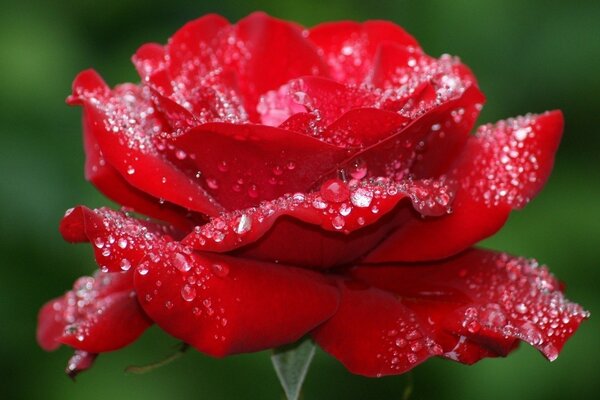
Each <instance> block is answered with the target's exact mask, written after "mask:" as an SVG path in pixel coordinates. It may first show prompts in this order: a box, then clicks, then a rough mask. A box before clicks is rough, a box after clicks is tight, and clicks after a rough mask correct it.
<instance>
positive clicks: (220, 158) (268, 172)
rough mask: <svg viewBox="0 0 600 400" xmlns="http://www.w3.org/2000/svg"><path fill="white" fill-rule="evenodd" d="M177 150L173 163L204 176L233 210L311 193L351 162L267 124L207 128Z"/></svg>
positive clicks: (186, 137)
mask: <svg viewBox="0 0 600 400" xmlns="http://www.w3.org/2000/svg"><path fill="white" fill-rule="evenodd" d="M173 145H174V146H175V149H174V150H173V153H174V154H173V155H172V156H171V160H172V162H173V163H177V165H179V166H180V168H181V169H182V170H187V171H189V173H190V174H192V173H196V171H201V172H202V176H201V178H200V179H201V180H202V181H203V183H204V187H205V188H206V190H207V191H208V192H209V193H210V194H211V196H213V197H214V198H215V199H217V200H218V201H219V202H220V203H221V204H222V205H223V206H225V208H227V209H229V210H232V209H240V208H245V207H249V206H252V205H255V204H258V203H259V202H260V201H262V200H271V199H273V198H276V197H279V196H281V195H283V194H284V193H293V192H298V191H300V192H306V191H308V190H309V189H310V187H311V186H312V185H313V184H314V183H315V182H316V181H318V180H319V179H320V178H321V177H322V176H323V174H324V173H325V172H328V171H329V169H330V168H331V166H332V165H335V164H336V163H338V162H340V161H341V160H343V159H344V158H345V157H346V152H345V151H344V150H343V149H340V148H337V147H335V146H333V145H330V144H327V143H324V142H322V141H319V140H317V139H315V138H312V137H309V136H306V135H302V134H298V133H295V132H289V131H284V130H282V129H278V128H274V127H270V126H263V125H232V124H225V123H212V124H204V125H201V126H198V127H196V128H194V129H191V130H189V131H187V132H186V133H184V134H183V135H181V136H179V137H176V138H175V139H174V140H173Z"/></svg>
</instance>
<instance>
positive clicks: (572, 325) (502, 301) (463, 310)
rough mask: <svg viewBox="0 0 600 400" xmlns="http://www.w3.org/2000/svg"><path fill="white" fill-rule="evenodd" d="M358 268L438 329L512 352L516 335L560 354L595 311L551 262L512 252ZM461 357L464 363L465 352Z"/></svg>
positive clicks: (356, 271)
mask: <svg viewBox="0 0 600 400" xmlns="http://www.w3.org/2000/svg"><path fill="white" fill-rule="evenodd" d="M350 274H351V276H353V277H354V278H356V279H359V280H361V281H363V282H365V283H367V284H369V285H373V286H375V287H377V288H380V289H382V290H385V291H388V292H391V293H393V294H395V295H396V296H400V299H401V302H402V304H404V305H405V306H407V307H409V308H410V309H412V310H413V311H414V312H415V313H416V314H418V315H419V316H420V317H421V319H422V320H423V321H425V320H426V321H428V324H429V326H430V329H432V330H433V331H434V333H436V332H439V331H445V332H446V333H450V334H452V335H455V336H456V337H461V336H465V337H466V338H467V339H468V340H469V341H473V342H475V343H478V344H479V345H482V346H484V347H488V348H489V349H490V350H494V351H498V350H499V351H500V353H501V354H502V353H504V352H505V351H506V350H510V348H511V346H510V344H509V343H508V342H506V340H507V339H509V338H512V339H519V340H522V341H525V342H527V343H529V344H531V345H532V346H535V347H536V348H537V349H538V350H540V351H541V352H542V353H543V354H544V355H545V356H546V357H547V358H548V359H550V360H554V359H555V358H556V357H557V356H558V353H559V352H560V350H561V349H562V347H563V345H564V344H565V342H566V340H567V339H568V338H569V337H570V336H571V335H572V334H573V333H574V332H575V330H576V329H577V328H578V326H579V324H580V323H581V322H582V321H583V319H585V318H587V317H588V316H589V314H588V313H587V312H586V311H584V310H583V309H582V308H581V307H580V306H579V305H577V304H575V303H571V302H570V301H568V300H567V299H566V298H565V297H564V296H563V294H562V293H561V284H560V283H559V282H558V280H557V279H556V278H555V277H554V276H552V275H551V274H550V272H549V271H548V269H547V268H546V267H545V266H539V265H538V263H537V262H536V261H535V260H528V259H525V258H522V257H513V256H509V255H507V254H504V253H495V252H491V251H486V250H478V249H474V250H468V251H466V252H463V253H461V254H460V255H457V256H455V257H453V258H450V259H447V260H444V261H439V262H434V263H428V264H427V263H426V264H412V265H411V264H395V265H394V264H392V265H389V266H383V265H382V266H378V267H370V266H362V267H358V268H355V269H353V270H352V271H351V272H350ZM434 339H435V340H438V339H437V338H436V337H435V336H434ZM503 340H504V342H503ZM445 350H446V351H448V349H445ZM445 356H446V357H449V358H452V357H453V355H450V354H445ZM454 356H456V358H457V361H461V362H462V361H463V360H462V359H461V354H460V353H457V354H455V355H454Z"/></svg>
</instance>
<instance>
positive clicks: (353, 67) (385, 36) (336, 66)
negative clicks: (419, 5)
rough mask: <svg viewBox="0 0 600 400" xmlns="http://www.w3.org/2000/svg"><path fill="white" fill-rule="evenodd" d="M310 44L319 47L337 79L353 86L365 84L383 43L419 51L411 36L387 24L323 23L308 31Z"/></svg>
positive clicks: (417, 44)
mask: <svg viewBox="0 0 600 400" xmlns="http://www.w3.org/2000/svg"><path fill="white" fill-rule="evenodd" d="M308 40H310V41H311V42H312V43H314V44H315V45H316V46H317V47H318V49H319V51H320V54H321V56H322V57H323V59H324V60H325V62H326V63H327V66H328V67H329V74H330V75H331V76H332V77H333V78H334V79H336V80H337V81H340V82H344V83H354V84H358V83H361V82H362V81H363V80H364V78H365V76H366V74H367V73H368V71H369V70H370V69H371V67H372V65H373V63H374V59H375V55H376V53H377V49H378V47H379V46H380V44H381V43H383V42H393V43H397V44H399V45H402V46H410V47H413V48H414V49H416V50H418V51H420V48H419V43H418V42H417V41H416V40H415V39H414V38H413V37H412V36H410V35H409V34H408V33H406V31H404V30H403V29H402V28H400V27H399V26H397V25H395V24H393V23H391V22H387V21H367V22H364V23H358V22H353V21H343V22H331V23H324V24H320V25H317V26H315V27H314V28H311V29H310V30H309V31H308Z"/></svg>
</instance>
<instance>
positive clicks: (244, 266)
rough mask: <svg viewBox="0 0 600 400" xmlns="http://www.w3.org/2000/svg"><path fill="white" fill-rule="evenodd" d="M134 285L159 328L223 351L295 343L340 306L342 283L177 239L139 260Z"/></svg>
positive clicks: (212, 351) (202, 347) (213, 350)
mask: <svg viewBox="0 0 600 400" xmlns="http://www.w3.org/2000/svg"><path fill="white" fill-rule="evenodd" d="M135 288H136V293H137V295H138V297H139V299H140V302H141V304H142V307H143V308H144V310H145V311H146V312H147V313H148V315H149V316H150V317H151V318H152V320H154V321H155V322H156V323H157V324H158V325H159V326H160V327H161V328H163V329H164V330H165V331H167V332H168V333H170V334H171V335H173V336H175V337H177V338H179V339H181V340H183V341H185V342H186V343H189V344H190V345H192V346H193V347H195V348H196V349H198V350H199V351H202V352H204V353H207V354H210V355H213V356H219V357H220V356H225V355H228V354H235V353H244V352H252V351H259V350H264V349H268V348H271V347H276V346H280V345H284V344H287V343H292V342H294V341H296V340H298V339H300V338H301V337H302V336H304V335H305V334H306V333H307V332H308V331H310V330H312V329H313V328H314V327H315V326H317V325H319V324H320V323H322V322H323V321H324V320H326V319H327V318H329V317H330V316H331V315H332V314H333V313H334V312H335V310H336V309H337V305H338V293H337V290H336V289H335V287H334V286H331V285H330V284H329V283H327V281H326V278H325V277H323V276H321V275H319V274H317V273H314V272H311V271H306V270H302V269H298V268H294V267H288V266H284V265H276V264H269V263H264V262H258V261H251V260H245V259H242V258H233V257H228V256H222V255H217V254H208V253H205V254H199V253H192V252H190V251H186V248H185V247H182V246H178V245H176V244H174V243H172V244H171V245H168V246H166V247H164V249H163V250H162V251H161V253H160V254H156V255H155V256H151V257H149V258H148V259H147V260H146V261H144V262H143V263H142V264H141V265H140V267H139V268H138V269H137V272H136V274H135Z"/></svg>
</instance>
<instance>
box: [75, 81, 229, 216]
mask: <svg viewBox="0 0 600 400" xmlns="http://www.w3.org/2000/svg"><path fill="white" fill-rule="evenodd" d="M148 96H149V95H148V94H144V91H143V90H142V89H140V88H139V87H137V86H134V85H130V84H126V85H122V86H119V87H117V88H116V89H115V90H113V91H110V89H109V88H108V87H107V86H106V83H104V81H103V80H102V78H100V76H99V75H98V74H96V73H95V72H94V71H92V70H87V71H84V72H82V73H80V74H79V75H78V76H77V78H76V79H75V82H74V83H73V94H72V95H71V96H70V97H69V99H68V102H69V104H82V105H83V106H84V118H85V120H86V121H85V123H84V126H85V127H87V128H89V129H87V132H86V135H90V136H93V138H94V142H96V143H97V144H98V146H99V150H100V151H101V152H102V155H103V157H104V159H105V160H106V162H107V163H108V164H110V165H111V166H112V167H113V168H115V170H117V171H118V172H119V174H120V175H121V176H122V177H123V179H125V180H126V181H127V182H128V183H129V184H130V185H132V186H133V187H135V188H137V189H139V190H141V191H143V192H146V193H148V194H149V195H151V196H153V197H155V198H162V199H165V200H167V201H169V202H171V203H174V204H177V205H180V206H182V207H185V208H188V209H191V210H194V211H198V212H202V213H205V214H208V215H214V214H216V213H217V212H218V210H220V206H219V205H218V204H216V203H214V201H213V200H212V198H211V197H210V196H209V195H208V194H207V193H206V192H205V191H204V190H203V189H202V188H201V187H200V186H199V185H197V184H196V183H195V182H193V181H192V180H191V179H190V178H188V177H187V176H185V175H184V174H183V173H182V172H180V171H178V170H177V169H176V168H175V167H174V166H173V165H172V164H171V163H169V162H168V161H167V160H165V159H164V158H163V156H162V155H161V154H160V152H159V151H158V150H157V147H156V145H155V141H156V136H157V135H159V134H160V133H162V132H164V129H165V126H164V123H163V121H162V120H161V119H160V118H159V117H158V116H156V115H155V113H154V109H153V106H152V104H151V103H150V101H149V99H148V98H147V97H148ZM167 182H168V184H166V183H167ZM174 189H176V190H174Z"/></svg>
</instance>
